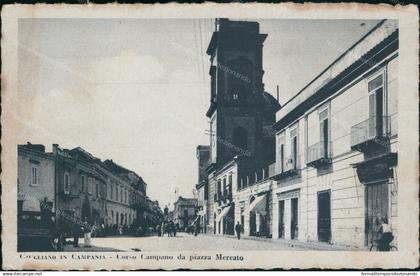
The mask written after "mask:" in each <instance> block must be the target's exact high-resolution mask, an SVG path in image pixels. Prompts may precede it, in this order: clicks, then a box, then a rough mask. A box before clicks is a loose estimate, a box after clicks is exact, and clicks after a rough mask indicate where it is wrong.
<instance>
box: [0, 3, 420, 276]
mask: <svg viewBox="0 0 420 276" xmlns="http://www.w3.org/2000/svg"><path fill="white" fill-rule="evenodd" d="M163 6H164V5H163ZM175 7H176V6H175ZM50 8H52V7H50ZM17 10H18V9H17ZM266 10H267V16H262V15H263V14H264V12H263V11H262V12H261V13H256V14H255V15H254V16H252V13H250V12H249V11H248V12H247V13H244V15H241V16H233V15H229V13H227V14H226V15H225V13H220V14H219V15H218V14H217V13H212V16H205V15H203V16H199V13H197V14H198V15H197V14H196V15H194V16H191V17H189V16H187V15H185V16H180V17H179V18H176V17H173V16H150V17H149V16H143V14H142V15H141V16H137V17H136V16H129V15H128V16H122V15H120V16H118V15H117V16H115V15H113V16H111V15H108V13H110V10H105V12H103V13H102V14H101V13H93V15H92V16H90V14H82V15H81V16H71V13H70V16H68V15H67V14H66V15H65V16H63V14H62V13H57V14H56V15H57V16H54V15H55V13H54V10H53V9H49V10H48V11H49V12H51V13H42V10H40V13H39V14H38V15H34V14H33V13H31V11H25V12H23V13H22V15H21V16H17V15H14V14H13V13H12V14H13V16H14V19H15V21H14V25H13V27H12V28H10V29H12V30H13V32H15V33H14V34H15V38H16V40H14V41H12V42H11V41H10V40H7V39H8V38H7V36H6V38H5V39H6V41H8V42H9V43H11V44H13V47H15V48H14V50H15V53H14V55H15V56H16V60H15V61H14V63H13V64H14V67H7V64H6V66H5V67H3V66H2V67H3V68H5V69H9V70H11V71H13V74H15V75H14V76H15V79H14V81H13V82H6V81H4V82H3V81H2V98H3V100H2V107H3V112H2V113H3V116H2V128H3V129H4V130H3V131H2V132H3V133H5V132H7V131H8V130H10V131H11V132H12V133H13V134H6V135H3V136H2V148H3V153H2V163H7V162H11V160H13V161H12V162H11V164H12V163H13V167H11V168H12V169H9V167H3V172H2V175H3V174H4V173H6V177H4V175H3V176H2V179H3V180H2V186H3V189H2V190H3V193H2V209H3V212H2V224H3V227H6V228H3V229H4V230H5V229H7V227H10V228H9V229H10V232H9V231H3V234H2V241H3V248H2V250H3V254H4V252H5V251H4V250H5V244H4V242H5V241H4V240H5V239H6V236H5V235H6V234H7V237H10V238H11V240H12V241H13V242H11V243H10V244H7V246H14V247H8V248H13V249H12V252H14V251H16V254H17V255H16V256H18V257H16V259H17V261H16V263H15V266H17V267H25V266H26V265H28V264H32V265H34V264H37V265H38V263H37V261H38V260H39V258H38V257H36V256H44V257H41V259H43V258H44V260H45V263H44V266H43V267H44V268H48V265H47V264H48V263H49V264H51V265H52V266H51V269H53V270H54V267H55V265H57V267H60V266H59V264H58V263H57V264H54V265H53V264H52V263H53V262H55V261H58V260H59V261H58V262H63V264H62V266H65V265H66V262H67V261H66V259H68V261H69V262H71V264H70V263H68V266H66V268H67V269H72V268H74V269H78V268H79V264H75V265H74V266H72V265H73V264H74V263H75V262H78V261H80V262H83V261H86V259H87V260H89V259H90V260H94V263H95V264H96V265H97V266H99V267H101V263H108V264H107V266H105V265H104V266H103V267H107V268H111V267H112V268H113V269H121V267H123V268H122V269H129V268H128V267H133V268H137V269H142V268H160V269H162V268H163V269H165V268H168V269H174V268H176V267H178V268H189V267H195V266H194V265H197V266H198V267H200V268H204V269H205V268H212V269H229V268H232V269H234V268H240V267H241V268H250V267H254V268H256V267H261V268H266V269H267V268H268V269H269V268H285V267H287V266H288V265H290V267H300V266H299V265H298V264H299V261H302V262H304V263H305V267H307V266H308V265H309V264H311V258H310V257H308V256H313V255H314V254H317V255H318V254H319V255H318V256H319V257H320V258H321V256H337V258H338V256H340V254H347V255H341V256H350V257H348V258H345V259H347V261H345V262H343V263H341V262H340V261H336V262H334V258H335V257H325V258H323V261H322V262H321V261H320V262H319V263H317V262H318V261H316V260H315V259H314V260H313V262H312V263H313V265H312V266H310V265H309V266H310V267H318V266H319V267H321V266H322V267H331V268H346V267H369V266H372V267H378V261H377V262H376V263H374V262H373V260H380V259H381V258H380V257H379V256H382V255H381V254H384V255H383V256H385V257H384V259H383V260H384V264H382V263H380V262H379V264H380V265H385V266H392V267H400V266H404V267H416V266H418V246H417V247H416V246H414V248H417V251H414V253H413V252H412V251H410V250H412V247H408V245H409V244H410V242H407V240H411V241H412V242H414V243H416V242H417V243H418V221H412V223H413V224H412V225H411V224H407V219H410V218H411V219H413V218H414V220H418V197H417V195H418V168H419V166H418V154H416V152H417V149H418V145H417V144H416V143H417V142H418V127H417V128H415V127H414V128H410V126H416V124H415V123H414V124H413V123H412V121H416V120H417V119H416V118H417V116H418V112H417V111H418V110H417V109H416V108H418V107H416V105H413V104H411V105H410V101H411V102H412V103H413V102H415V101H418V98H417V97H418V95H417V94H418V91H417V92H416V86H410V85H409V84H413V83H410V82H409V81H407V80H410V81H411V80H412V79H414V80H416V76H418V71H417V74H416V71H412V72H411V73H413V74H414V78H412V77H409V75H408V74H407V73H406V72H407V71H406V70H408V69H410V70H411V69H412V68H414V69H415V68H416V66H417V62H418V56H417V57H416V55H412V53H411V52H409V51H408V50H411V49H412V48H413V47H412V46H410V45H412V44H413V43H411V44H409V43H407V45H408V46H406V45H405V44H404V41H405V40H406V39H407V37H408V36H409V35H408V34H407V32H406V31H405V30H404V28H406V26H407V25H408V24H407V23H406V22H404V21H401V20H402V19H401V17H404V14H403V11H400V13H397V12H395V14H393V13H392V12H393V9H392V8H390V9H389V10H384V16H381V14H380V11H378V12H377V13H376V14H375V15H374V16H372V14H368V15H366V16H365V17H363V16H361V15H359V16H355V17H354V18H353V17H351V16H342V18H337V17H332V16H331V13H333V12H332V10H331V11H330V13H327V11H326V13H327V14H328V15H330V16H324V17H322V16H321V17H319V18H314V17H313V16H307V15H306V14H304V13H302V15H303V16H299V17H293V16H292V17H290V16H284V17H282V16H277V17H272V16H270V14H272V13H269V11H268V10H269V9H266ZM6 11H7V10H6ZM15 11H16V10H15ZM92 11H93V9H91V10H90V12H92ZM197 11H199V8H197ZM288 11H289V10H287V9H286V12H288ZM341 11H342V12H343V15H345V14H346V13H345V9H342V8H341ZM362 11H363V9H361V12H362ZM143 12H144V11H143ZM404 12H405V13H407V14H409V15H410V16H411V17H414V22H416V20H417V19H418V15H417V11H416V9H413V8H411V9H410V8H407V9H406V10H404ZM349 13H350V12H349ZM5 14H6V15H7V13H5V11H4V10H3V11H2V17H4V15H5ZM35 14H36V13H35ZM144 14H147V13H146V12H144ZM260 14H261V15H260ZM407 17H408V16H407ZM416 17H417V19H416ZM407 20H408V19H407ZM408 22H409V23H411V22H413V20H411V21H408ZM416 24H418V21H417V23H416ZM402 26H403V27H402ZM413 26H414V27H416V25H413ZM4 28H5V27H3V31H2V33H4ZM416 31H417V32H418V25H417V30H416ZM403 39H405V40H403ZM417 39H418V36H417ZM2 40H3V39H2ZM2 42H3V43H4V40H3V41H2ZM410 47H411V48H410ZM415 47H417V50H418V41H417V46H415ZM8 49H9V48H7V47H5V48H3V46H2V56H3V55H6V54H8V52H7V51H8ZM407 49H408V50H407ZM414 49H415V48H414ZM404 51H407V52H404ZM407 53H408V54H407ZM417 54H418V52H417ZM408 56H410V58H408ZM410 59H411V60H412V61H414V62H413V64H414V65H415V66H414V67H413V66H412V64H411V63H409V65H407V66H402V64H403V62H406V61H407V60H410ZM404 64H405V63H404ZM410 66H411V67H410ZM417 69H418V68H417ZM6 80H7V76H6ZM414 83H415V82H414ZM402 85H405V86H404V87H409V88H408V89H405V90H402V88H401V87H402ZM404 93H405V95H406V96H407V97H411V98H410V99H411V100H410V99H408V98H405V100H403V99H402V98H401V95H402V94H404ZM401 101H403V103H402V102H401ZM4 116H7V117H6V119H5V118H4ZM407 118H411V119H409V120H407ZM409 121H411V122H409ZM407 137H408V138H407ZM410 137H411V138H410ZM413 140H414V144H413ZM410 143H411V144H410ZM413 145H414V147H413ZM413 154H414V155H413ZM6 158H7V160H6ZM9 158H10V159H9ZM10 174H11V175H10ZM10 176H12V177H10ZM9 179H11V180H13V179H14V182H13V183H8V180H9ZM410 194H411V196H414V197H412V198H410V197H409V196H410ZM407 195H408V196H407ZM407 202H410V203H411V204H412V206H413V208H411V209H410V208H407ZM413 203H414V204H413ZM12 205H13V206H12ZM10 208H11V209H10ZM5 209H9V211H10V213H8V212H7V213H5ZM5 215H8V216H7V219H5ZM9 215H10V216H9ZM9 218H10V220H9ZM12 229H13V232H12ZM413 229H414V232H409V231H412V230H413ZM5 233H6V234H5ZM12 234H13V235H12ZM412 242H411V244H412ZM414 245H415V244H414ZM414 250H415V249H414ZM185 252H189V253H185ZM385 252H387V253H385ZM67 253H69V254H67ZM183 254H184V255H183ZM288 254H292V255H290V256H294V257H288V258H290V259H293V260H290V263H288V265H284V263H287V262H288V261H287V260H288V258H286V257H285V258H284V260H282V261H281V264H280V263H279V264H278V265H277V263H276V258H278V259H280V258H283V257H282V256H289V255H288ZM305 254H306V255H305ZM322 254H325V255H322ZM328 254H329V255H328ZM398 254H401V255H398ZM415 254H417V255H415ZM253 255H257V256H258V257H256V258H255V259H253V257H252V256H253ZM51 256H54V258H52V257H51ZM63 256H64V257H63ZM86 256H90V257H86ZM182 256H183V258H182ZM264 256H267V257H266V258H267V259H266V260H265V261H264V258H265V257H264ZM276 256H277V257H276ZM298 256H301V257H298ZM303 256H306V257H303ZM357 256H358V257H357ZM361 256H363V257H361ZM396 256H400V257H396ZM401 256H405V257H406V259H405V260H402V259H403V258H402V257H401ZM408 256H410V257H408ZM49 258H50V259H49ZM124 258H126V260H123V259H124ZM299 258H301V259H302V260H299ZM331 258H333V259H331ZM371 258H372V259H371ZM375 258H376V259H375ZM120 259H121V262H123V263H119V262H120ZM303 259H306V260H303ZM358 259H360V260H358ZM363 259H364V260H363ZM129 260H131V263H130V265H129V266H128V264H127V268H124V264H125V263H124V262H125V261H126V262H128V261H129ZM369 260H372V263H369ZM143 261H144V262H146V261H148V262H151V263H147V264H145V263H143ZM153 261H154V262H153ZM206 261H207V262H206ZM329 261H330V262H329ZM359 261H360V262H361V263H360V264H359V263H357V262H359ZM363 261H365V262H366V264H362V263H363ZM112 262H115V263H113V264H111V263H112ZM218 262H220V263H218ZM279 262H280V261H279ZM351 262H353V263H351ZM330 263H331V265H328V264H330ZM349 264H354V265H349ZM219 265H220V266H219ZM375 265H376V266H375ZM62 266H61V267H62ZM80 267H82V269H87V270H90V269H94V268H91V267H90V266H82V263H81V264H80ZM95 267H96V266H95ZM302 268H303V266H302Z"/></svg>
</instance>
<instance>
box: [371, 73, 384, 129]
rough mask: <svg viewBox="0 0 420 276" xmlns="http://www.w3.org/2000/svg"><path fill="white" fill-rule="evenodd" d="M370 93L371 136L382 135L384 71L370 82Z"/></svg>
mask: <svg viewBox="0 0 420 276" xmlns="http://www.w3.org/2000/svg"><path fill="white" fill-rule="evenodd" d="M368 93H369V124H368V133H369V137H374V136H377V135H382V134H383V132H384V108H383V104H384V100H383V98H384V73H383V72H382V73H381V74H380V75H378V76H376V77H375V78H374V79H372V80H371V81H369V82H368Z"/></svg>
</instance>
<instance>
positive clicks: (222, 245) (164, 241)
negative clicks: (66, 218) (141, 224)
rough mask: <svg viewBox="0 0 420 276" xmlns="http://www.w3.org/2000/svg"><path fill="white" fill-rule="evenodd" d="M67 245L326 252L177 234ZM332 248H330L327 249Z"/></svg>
mask: <svg viewBox="0 0 420 276" xmlns="http://www.w3.org/2000/svg"><path fill="white" fill-rule="evenodd" d="M75 249H76V248H73V246H72V245H68V246H66V248H65V251H102V252H103V251H132V252H135V251H141V252H145V251H193V250H194V251H195V250H198V251H200V250H203V251H217V250H234V251H244V250H245V251H246V250H325V249H327V248H325V247H324V248H319V247H318V248H317V247H313V246H312V247H311V246H310V244H296V243H294V244H293V245H292V244H291V243H289V242H287V241H284V240H271V239H262V238H261V239H258V238H257V239H255V238H254V239H250V238H247V237H246V238H241V240H237V239H236V238H234V237H233V236H215V235H198V236H194V235H189V234H186V233H178V234H177V236H176V237H167V236H165V237H157V236H150V237H104V238H92V247H91V248H84V247H83V239H81V244H80V248H77V250H75ZM329 249H331V248H329Z"/></svg>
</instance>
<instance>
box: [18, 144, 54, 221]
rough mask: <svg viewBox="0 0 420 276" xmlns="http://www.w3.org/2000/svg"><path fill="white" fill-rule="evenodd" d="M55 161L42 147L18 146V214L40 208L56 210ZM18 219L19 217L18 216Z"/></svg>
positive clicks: (38, 210) (31, 145)
mask: <svg viewBox="0 0 420 276" xmlns="http://www.w3.org/2000/svg"><path fill="white" fill-rule="evenodd" d="M54 179H55V161H54V157H53V156H52V155H51V154H50V153H46V152H45V147H44V146H43V145H33V144H30V143H28V144H26V145H19V146H18V179H17V184H18V185H17V191H18V214H20V213H21V212H22V211H29V212H40V211H41V208H42V207H43V205H44V204H45V206H44V207H49V208H51V210H52V211H54V210H55V208H56V202H55V186H54ZM19 217H20V215H19Z"/></svg>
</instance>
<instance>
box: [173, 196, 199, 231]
mask: <svg viewBox="0 0 420 276" xmlns="http://www.w3.org/2000/svg"><path fill="white" fill-rule="evenodd" d="M197 204H198V200H197V199H196V198H185V197H182V196H180V197H178V199H177V201H175V203H174V210H173V217H174V223H175V224H176V225H177V227H178V229H179V230H181V231H184V230H186V228H187V227H188V226H190V225H191V224H192V223H193V222H194V220H195V219H196V218H197Z"/></svg>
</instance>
